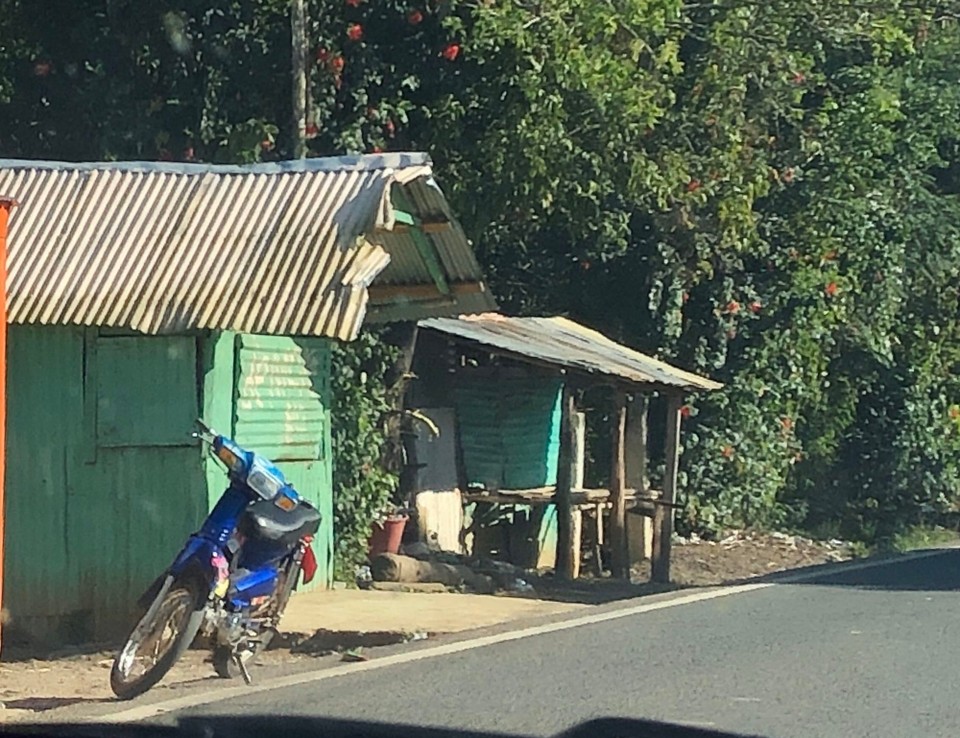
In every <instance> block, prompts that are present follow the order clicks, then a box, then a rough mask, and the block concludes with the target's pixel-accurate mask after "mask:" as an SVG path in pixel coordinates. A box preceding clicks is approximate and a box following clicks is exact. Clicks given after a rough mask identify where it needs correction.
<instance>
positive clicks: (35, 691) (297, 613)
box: [0, 533, 852, 722]
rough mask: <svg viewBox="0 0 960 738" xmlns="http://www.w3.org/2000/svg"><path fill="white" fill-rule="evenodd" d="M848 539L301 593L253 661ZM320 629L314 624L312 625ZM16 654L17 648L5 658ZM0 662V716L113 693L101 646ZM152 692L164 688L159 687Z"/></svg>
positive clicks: (824, 554) (732, 543)
mask: <svg viewBox="0 0 960 738" xmlns="http://www.w3.org/2000/svg"><path fill="white" fill-rule="evenodd" d="M851 556H852V552H851V548H850V546H849V545H847V544H844V543H842V542H840V541H833V542H817V541H811V540H810V539H806V538H801V537H796V536H788V535H783V534H773V535H761V534H751V533H736V534H732V535H730V536H728V537H727V538H725V539H723V540H721V541H701V540H699V539H696V538H694V539H693V540H685V539H679V540H677V541H676V545H675V546H674V549H673V557H672V575H673V579H674V584H672V585H667V586H664V585H653V584H650V583H649V582H648V577H649V565H648V564H644V565H643V566H641V567H639V568H638V569H637V570H636V571H635V572H634V577H633V583H630V584H627V583H624V582H614V581H611V580H610V579H604V578H602V577H597V578H591V577H589V576H585V577H584V578H582V579H580V580H578V581H577V582H574V583H562V582H558V581H556V580H553V579H552V578H550V577H547V578H536V579H531V583H532V584H533V586H534V591H533V592H528V593H525V594H522V595H520V594H517V593H513V594H510V595H506V596H492V595H471V594H447V593H443V594H441V593H431V594H421V593H410V592H377V591H360V590H346V591H343V590H340V591H334V592H329V593H311V594H308V595H300V596H299V597H300V598H302V599H301V600H300V604H299V605H298V604H297V603H296V600H297V599H298V598H294V601H292V602H291V605H290V610H289V612H288V617H287V618H285V623H284V624H285V626H286V628H285V630H286V635H285V637H284V638H282V639H281V640H280V643H279V644H277V645H278V646H279V647H278V648H275V649H272V650H270V651H268V652H267V653H265V654H263V656H262V657H261V662H264V663H268V664H279V663H284V662H286V663H291V662H297V661H302V660H304V659H310V658H316V657H318V656H324V655H329V654H331V653H332V652H341V651H345V652H347V654H346V656H345V658H348V657H349V656H350V655H351V653H350V651H349V650H350V649H356V648H358V647H359V648H362V649H364V652H365V653H369V651H368V650H367V649H371V648H372V649H375V648H376V647H377V646H382V645H387V644H393V643H398V642H402V641H405V640H420V639H422V638H429V637H431V636H433V635H437V634H439V633H449V632H457V631H461V630H467V629H470V628H476V627H483V626H487V625H493V624H497V623H502V622H508V621H513V620H522V619H525V618H529V617H536V616H539V615H548V614H555V613H561V612H568V611H574V610H575V609H577V608H582V607H586V606H588V605H590V604H598V603H601V602H609V601H612V600H617V599H624V598H627V597H635V596H639V595H643V594H649V593H652V592H658V591H664V590H668V589H677V588H682V587H698V586H711V585H717V584H723V583H727V582H733V581H739V580H743V579H749V578H751V577H756V576H762V575H765V574H770V573H772V572H776V571H782V570H785V569H794V568H800V567H805V566H812V565H816V564H824V563H828V562H834V561H843V560H845V559H848V558H851ZM321 625H322V626H323V627H322V628H320V629H317V628H318V626H321ZM13 656H15V654H13ZM10 658H11V654H10V653H8V652H7V651H5V652H4V659H5V661H4V662H3V663H0V702H2V703H3V705H4V707H5V709H2V710H0V722H4V721H14V720H24V719H29V717H30V716H31V715H32V714H34V713H35V712H37V711H44V710H50V709H53V708H56V707H62V706H66V705H70V704H74V703H77V702H83V701H91V700H107V699H111V698H112V695H111V692H110V688H109V684H108V680H109V673H110V666H111V663H112V658H113V654H112V653H110V652H107V651H96V652H93V653H87V654H81V655H73V656H66V657H63V658H58V659H51V660H36V659H28V660H20V661H16V660H14V661H10V660H9V659H10ZM212 675H213V667H212V666H211V665H210V663H208V656H207V654H206V653H204V652H203V651H190V652H189V653H188V654H187V655H186V657H185V658H184V659H183V660H182V661H181V662H180V663H179V664H178V665H177V666H176V667H175V668H174V669H173V671H172V672H171V673H170V675H168V677H167V678H166V679H165V680H164V682H163V684H165V685H172V684H177V683H182V682H187V681H194V680H197V679H207V678H211V677H212ZM159 688H163V687H162V686H161V687H159Z"/></svg>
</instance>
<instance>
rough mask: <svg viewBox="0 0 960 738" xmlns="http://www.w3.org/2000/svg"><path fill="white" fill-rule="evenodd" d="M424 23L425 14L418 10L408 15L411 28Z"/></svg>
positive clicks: (413, 10)
mask: <svg viewBox="0 0 960 738" xmlns="http://www.w3.org/2000/svg"><path fill="white" fill-rule="evenodd" d="M422 22H423V13H421V12H420V11H419V10H417V9H416V8H413V9H412V10H411V11H410V12H409V13H407V23H409V24H410V25H411V26H417V25H420V23H422Z"/></svg>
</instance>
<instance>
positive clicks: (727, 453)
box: [720, 446, 733, 459]
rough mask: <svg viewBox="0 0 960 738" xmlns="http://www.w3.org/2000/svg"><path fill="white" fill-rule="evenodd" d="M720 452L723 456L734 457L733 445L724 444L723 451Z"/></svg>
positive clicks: (726, 457)
mask: <svg viewBox="0 0 960 738" xmlns="http://www.w3.org/2000/svg"><path fill="white" fill-rule="evenodd" d="M720 453H722V454H723V458H725V459H732V458H733V446H724V447H723V451H721V452H720Z"/></svg>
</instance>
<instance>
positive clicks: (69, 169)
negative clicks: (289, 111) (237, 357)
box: [0, 154, 494, 340]
mask: <svg viewBox="0 0 960 738" xmlns="http://www.w3.org/2000/svg"><path fill="white" fill-rule="evenodd" d="M393 187H400V188H402V189H403V191H404V193H405V194H407V195H408V197H407V199H408V200H411V201H413V202H420V201H421V198H420V197H419V195H418V194H417V193H418V192H419V191H420V190H424V189H426V190H429V191H430V192H431V193H433V195H432V196H433V197H434V198H436V199H435V201H433V202H430V203H429V206H430V211H429V212H426V211H425V212H423V213H419V212H417V213H415V214H416V215H417V216H418V217H427V216H431V215H432V214H433V209H434V208H436V207H437V206H438V204H439V206H441V207H442V208H443V209H444V212H445V213H446V214H447V215H448V216H449V217H450V219H451V220H452V221H454V222H455V220H454V219H453V217H452V214H450V213H449V207H448V206H447V204H446V201H445V200H444V198H443V195H442V193H441V192H440V191H439V189H437V188H436V187H435V185H434V184H433V178H432V170H431V165H430V160H429V158H428V157H427V156H426V155H424V154H383V155H375V156H360V157H339V158H329V159H307V160H302V161H295V162H282V163H278V164H260V165H253V166H211V165H200V164H159V163H150V162H126V163H96V164H68V163H57V162H35V161H16V160H0V192H4V193H6V194H9V195H10V196H12V197H15V198H16V199H17V200H18V201H19V202H20V205H21V207H19V208H18V209H17V210H16V211H14V214H13V215H12V217H11V219H10V230H9V239H8V244H9V251H8V267H9V279H8V283H7V304H8V308H9V318H8V319H9V321H10V322H11V323H41V324H74V325H100V326H109V327H117V328H131V329H134V330H138V331H141V332H143V333H168V332H176V331H183V330H189V329H201V328H209V329H221V330H235V331H240V332H245V333H264V334H287V335H318V336H329V337H334V338H341V339H346V340H349V339H352V338H353V337H355V335H356V333H357V331H358V330H359V329H360V326H361V324H362V323H363V321H364V317H365V316H366V313H367V305H368V291H367V288H368V287H369V286H370V285H371V284H372V283H373V282H374V281H378V282H380V281H383V282H388V283H400V284H403V285H407V286H410V285H413V286H421V287H426V288H427V289H426V291H424V290H421V292H420V293H418V294H419V297H418V299H417V300H411V299H409V298H402V297H401V298H400V304H399V308H400V310H401V311H402V312H403V313H404V314H405V315H408V316H411V317H410V318H409V319H414V320H416V319H419V318H423V317H427V316H432V315H438V314H444V315H451V314H456V313H459V312H476V311H480V310H489V309H492V307H493V306H494V302H493V299H492V297H491V296H490V293H489V292H488V291H487V290H486V288H485V287H484V286H483V284H482V278H481V277H482V275H481V273H480V270H479V267H478V266H477V264H476V259H475V258H474V257H473V253H472V250H471V249H470V245H469V243H468V242H467V239H466V237H465V236H464V235H463V232H462V230H460V227H459V225H458V224H457V225H456V227H455V231H456V234H457V235H456V237H454V238H452V240H451V239H447V240H446V241H444V243H443V244H442V245H440V244H437V245H436V246H435V247H436V248H437V250H438V252H439V253H443V250H444V249H452V250H453V251H454V252H456V253H457V264H458V265H463V264H465V265H467V268H466V269H459V268H452V267H451V268H450V269H449V271H448V273H447V275H446V278H447V280H448V281H449V282H466V283H470V284H473V285H475V286H476V290H475V292H476V291H477V290H478V291H479V293H480V294H481V295H482V298H481V299H479V300H478V299H476V297H471V298H470V299H466V300H464V301H460V300H459V297H458V293H456V292H455V293H453V294H452V296H446V297H444V296H442V295H440V292H439V291H436V292H435V293H431V288H432V287H434V281H433V279H432V278H431V276H430V273H429V271H428V269H427V267H426V265H425V264H424V263H423V260H422V259H421V258H420V257H419V255H418V251H417V248H416V244H415V242H414V241H413V239H412V238H411V237H410V235H409V234H406V235H405V234H404V233H401V232H400V231H399V229H397V231H395V232H394V231H391V229H393V227H394V222H393V212H392V205H391V190H392V188H393ZM429 238H431V239H433V238H434V236H433V235H431V236H429ZM387 239H388V240H389V241H390V248H389V249H387V248H385V247H384V245H383V244H382V243H380V242H382V241H384V240H387ZM447 241H449V242H447ZM391 256H393V257H394V259H393V260H394V261H395V262H396V265H395V266H391ZM442 263H444V264H445V263H446V261H442ZM470 294H474V293H473V292H472V293H470ZM435 297H436V298H438V297H443V299H442V300H441V301H440V302H439V303H438V302H437V301H436V300H435V299H434V298H435ZM421 301H422V302H423V309H418V304H419V302H421ZM451 301H452V303H453V304H452V305H451V304H450V303H451ZM438 305H440V307H438ZM377 307H378V310H377V317H378V319H381V320H392V319H396V318H394V317H393V315H392V314H391V310H390V308H391V300H390V299H386V298H385V299H383V300H381V301H380V303H378V305H377Z"/></svg>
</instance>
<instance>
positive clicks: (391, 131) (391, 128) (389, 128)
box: [383, 120, 397, 137]
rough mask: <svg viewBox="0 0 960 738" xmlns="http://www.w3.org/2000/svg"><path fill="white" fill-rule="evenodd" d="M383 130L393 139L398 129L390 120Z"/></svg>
mask: <svg viewBox="0 0 960 738" xmlns="http://www.w3.org/2000/svg"><path fill="white" fill-rule="evenodd" d="M383 130H384V131H385V132H386V134H387V135H388V136H391V137H392V136H393V134H394V133H396V131H397V127H396V125H394V123H393V121H392V120H388V121H387V122H386V123H384V124H383Z"/></svg>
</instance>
